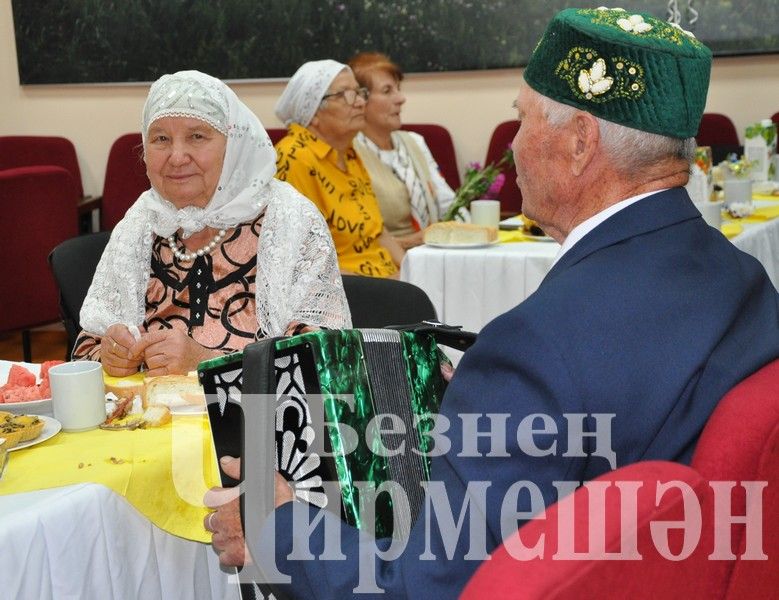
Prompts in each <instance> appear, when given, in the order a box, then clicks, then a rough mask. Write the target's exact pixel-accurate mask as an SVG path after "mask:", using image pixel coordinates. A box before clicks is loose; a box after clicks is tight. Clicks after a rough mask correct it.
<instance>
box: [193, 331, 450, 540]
mask: <svg viewBox="0 0 779 600" xmlns="http://www.w3.org/2000/svg"><path fill="white" fill-rule="evenodd" d="M441 356H442V355H441V353H440V352H439V350H438V346H437V344H436V341H435V339H434V336H433V335H429V334H427V333H417V332H414V331H395V330H391V329H353V330H338V331H317V332H313V333H306V334H302V335H297V336H294V337H290V338H275V339H272V340H262V341H260V342H256V343H254V344H250V345H249V346H247V347H246V349H245V350H244V352H243V353H237V354H231V355H228V356H224V357H220V358H216V359H212V360H209V361H205V362H203V363H201V364H200V366H199V368H198V372H199V376H200V381H201V383H202V384H203V387H204V390H205V392H206V395H207V398H208V403H209V404H208V412H209V418H210V421H211V429H212V432H213V435H214V443H215V446H216V450H217V455H219V456H222V455H224V454H231V455H233V456H236V455H241V456H244V454H245V453H246V452H248V451H249V448H250V447H251V448H252V449H254V451H255V452H256V455H258V456H260V463H261V464H260V466H259V470H261V471H263V473H261V474H260V476H261V477H262V479H263V482H261V483H260V484H259V485H258V489H260V490H262V489H268V487H269V489H270V490H272V489H273V484H272V481H273V479H272V477H273V469H274V468H275V469H276V470H278V471H279V472H280V473H281V474H282V476H284V477H285V478H286V479H287V480H288V481H290V482H291V483H292V485H293V487H294V489H295V494H296V496H297V497H298V498H299V499H301V500H304V501H307V502H309V503H311V504H314V505H316V506H319V507H322V508H327V509H329V510H332V511H334V512H337V513H339V514H340V515H341V517H342V518H343V519H344V520H345V521H346V522H347V523H349V524H351V525H354V526H356V527H360V528H364V527H365V526H366V524H365V523H364V522H363V518H362V515H361V498H360V494H361V489H368V488H369V487H371V486H368V488H366V487H364V486H362V487H361V484H363V482H368V483H369V484H372V485H373V486H375V487H376V488H378V487H379V486H381V485H382V484H384V483H385V482H394V483H395V484H397V485H399V486H400V488H402V490H403V491H404V492H405V495H406V498H407V500H408V504H409V509H410V510H409V511H395V512H396V514H394V515H393V496H392V495H391V494H389V493H379V494H375V495H374V496H373V497H372V502H374V506H375V515H374V519H375V520H374V521H373V523H374V532H373V533H375V535H376V536H377V537H389V536H395V537H404V536H406V535H408V532H409V531H410V528H411V525H412V524H413V522H414V519H415V518H416V516H417V514H418V513H419V511H420V509H421V507H422V503H423V501H424V490H423V488H422V485H421V484H422V482H424V481H427V480H429V478H430V458H429V453H428V450H430V449H431V446H432V443H433V442H432V438H431V437H430V436H428V435H427V434H428V433H429V432H430V430H431V429H432V428H433V426H434V423H435V420H434V419H435V414H436V413H438V410H439V407H440V404H441V398H442V396H443V391H444V387H445V383H444V381H443V379H442V377H441V374H440V366H439V363H440V360H441ZM274 398H275V400H274ZM399 432H402V435H401V434H400V433H399ZM387 438H389V440H388V439H387ZM398 448H402V449H403V451H402V452H398V451H397V450H398ZM388 449H392V451H390V452H387V450H388ZM269 455H272V462H271V458H270V456H269ZM263 461H264V462H263ZM245 462H246V461H244V463H245ZM257 464H258V463H257V462H256V461H255V463H254V465H255V466H253V467H249V468H251V469H256V468H257ZM246 476H247V473H246V472H245V473H244V477H245V478H246V479H247V480H248V478H247V477H246ZM327 482H336V484H337V485H333V484H329V485H328V483H327ZM384 487H385V488H386V485H385V486H384ZM326 488H329V489H330V490H331V491H330V492H329V493H328V491H327V490H326ZM332 489H335V490H336V492H337V497H334V495H333V493H332ZM268 502H270V508H269V509H268V511H269V510H270V509H272V498H270V500H268ZM253 510H254V508H253ZM398 513H399V514H400V516H399V514H398Z"/></svg>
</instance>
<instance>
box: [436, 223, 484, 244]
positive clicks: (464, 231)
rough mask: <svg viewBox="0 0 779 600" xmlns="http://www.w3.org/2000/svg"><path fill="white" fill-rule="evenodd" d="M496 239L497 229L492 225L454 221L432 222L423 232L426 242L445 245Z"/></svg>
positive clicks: (482, 242)
mask: <svg viewBox="0 0 779 600" xmlns="http://www.w3.org/2000/svg"><path fill="white" fill-rule="evenodd" d="M497 239H498V230H497V229H495V228H494V227H485V226H484V225H474V224H473V223H458V222H455V221H444V222H441V223H433V224H432V225H430V226H428V227H427V228H426V229H425V232H424V240H425V243H426V244H442V245H446V246H455V245H458V244H462V245H470V244H489V243H491V242H494V241H496V240H497Z"/></svg>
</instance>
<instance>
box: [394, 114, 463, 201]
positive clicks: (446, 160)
mask: <svg viewBox="0 0 779 600" xmlns="http://www.w3.org/2000/svg"><path fill="white" fill-rule="evenodd" d="M401 129H405V130H406V131H414V132H416V133H418V134H419V135H421V136H422V137H423V138H425V142H427V146H428V148H430V152H431V154H432V155H433V158H434V159H435V161H436V162H437V163H438V168H439V169H441V175H443V177H444V179H445V180H446V183H448V184H449V187H450V188H452V189H453V190H456V189H457V188H459V187H460V172H459V170H458V168H457V156H456V155H455V152H454V142H452V136H451V134H450V133H449V130H448V129H447V128H446V127H442V126H441V125H434V124H428V123H406V124H404V125H403V126H402V127H401Z"/></svg>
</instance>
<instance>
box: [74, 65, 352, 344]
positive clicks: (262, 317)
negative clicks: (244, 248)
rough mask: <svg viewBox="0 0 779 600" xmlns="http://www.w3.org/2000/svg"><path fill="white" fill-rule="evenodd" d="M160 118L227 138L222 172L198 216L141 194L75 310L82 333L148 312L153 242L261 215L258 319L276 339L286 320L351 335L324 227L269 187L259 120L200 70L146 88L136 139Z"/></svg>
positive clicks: (288, 189) (275, 186)
mask: <svg viewBox="0 0 779 600" xmlns="http://www.w3.org/2000/svg"><path fill="white" fill-rule="evenodd" d="M162 117H191V118H196V119H200V120H202V121H204V122H206V123H208V124H209V125H211V126H212V127H214V128H215V129H217V130H218V131H220V132H221V133H223V134H225V135H226V136H227V148H226V150H225V157H224V163H223V165H222V173H221V176H220V178H219V182H218V184H217V188H216V191H215V192H214V195H213V197H212V198H211V200H210V201H209V203H208V204H207V205H206V206H205V208H198V207H195V206H189V207H185V208H182V209H177V208H176V207H175V206H174V205H173V204H172V203H171V202H169V201H168V200H166V199H165V198H163V197H162V196H161V195H160V194H159V192H158V191H157V190H155V189H153V188H152V189H150V190H148V191H146V192H144V193H143V194H141V195H140V197H139V198H138V200H136V202H135V204H133V206H132V207H130V209H129V210H128V211H127V214H126V215H125V217H124V218H123V219H122V221H120V222H119V223H118V224H117V226H116V228H115V229H114V231H113V232H112V234H111V239H110V241H109V242H108V245H107V246H106V249H105V251H104V253H103V256H102V258H101V260H100V263H99V265H98V267H97V271H96V272H95V277H94V279H93V281H92V285H91V286H90V288H89V292H88V293H87V297H86V299H85V300H84V304H83V306H82V309H81V315H80V323H81V327H82V328H83V329H84V331H88V332H90V333H92V334H97V335H104V334H105V331H106V329H107V328H108V327H109V326H110V325H112V324H114V323H123V324H126V325H136V326H140V325H141V324H142V323H143V320H144V316H145V312H146V289H147V287H148V283H149V274H150V264H151V248H152V243H153V242H154V238H155V234H156V235H159V236H164V237H167V236H169V235H171V234H172V233H174V232H176V231H178V230H179V229H180V230H181V232H182V235H183V236H185V237H186V236H188V235H191V234H192V233H195V232H197V231H200V230H202V229H204V228H205V227H213V228H215V229H230V228H232V227H235V226H237V225H239V224H240V223H245V222H247V221H251V220H253V219H254V218H256V217H257V216H258V215H259V214H260V213H262V212H263V211H264V212H265V217H264V218H263V223H262V228H261V231H260V239H259V244H258V251H257V279H256V283H255V294H256V300H257V321H258V323H259V329H260V331H261V333H262V334H263V335H272V336H277V335H282V334H283V333H284V331H285V329H286V327H287V325H288V324H289V323H290V322H292V321H301V322H304V323H308V324H311V325H321V326H324V327H331V328H342V327H349V326H350V325H351V320H350V316H349V309H348V305H347V304H346V297H345V295H344V292H343V285H342V282H341V278H340V275H339V272H338V261H337V257H336V254H335V249H334V247H333V241H332V237H331V236H330V232H329V230H328V228H327V224H326V223H325V221H324V219H323V218H322V216H321V214H320V213H319V211H318V210H317V208H316V207H315V206H314V205H313V204H312V203H311V202H310V201H309V200H308V199H307V198H304V197H303V196H302V195H301V194H300V193H298V192H297V191H296V190H295V189H294V188H293V187H292V186H290V185H288V184H286V183H284V182H281V181H278V180H276V179H274V174H275V172H276V151H275V150H274V148H273V144H272V143H271V141H270V138H269V137H268V134H267V133H266V132H265V129H264V128H263V126H262V124H261V123H260V120H259V119H258V118H257V116H256V115H255V114H254V113H253V112H252V111H251V110H249V108H248V107H247V106H246V105H245V104H244V103H243V102H241V101H240V100H239V99H238V97H237V96H236V95H235V93H234V92H233V91H232V90H231V89H230V88H229V87H227V86H226V85H225V84H224V83H222V82H221V81H219V80H218V79H215V78H213V77H211V76H209V75H205V74H203V73H199V72H198V71H180V72H178V73H175V74H173V75H164V76H162V77H161V78H160V79H159V80H157V81H156V82H155V83H154V84H153V85H152V86H151V89H150V90H149V96H148V98H147V99H146V104H145V106H144V109H143V132H142V134H143V139H144V145H145V143H146V136H147V134H148V130H149V126H150V125H151V124H152V123H153V122H154V121H156V120H157V119H159V118H162Z"/></svg>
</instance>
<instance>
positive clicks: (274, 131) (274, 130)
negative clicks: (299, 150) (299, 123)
mask: <svg viewBox="0 0 779 600" xmlns="http://www.w3.org/2000/svg"><path fill="white" fill-rule="evenodd" d="M265 131H267V132H268V136H269V137H270V141H271V142H273V145H274V146H275V145H276V143H277V142H278V141H279V140H280V139H281V138H283V137H284V136H285V135H287V130H286V129H285V128H284V127H269V128H267V129H265Z"/></svg>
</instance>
